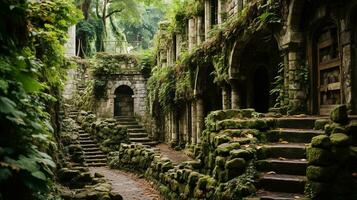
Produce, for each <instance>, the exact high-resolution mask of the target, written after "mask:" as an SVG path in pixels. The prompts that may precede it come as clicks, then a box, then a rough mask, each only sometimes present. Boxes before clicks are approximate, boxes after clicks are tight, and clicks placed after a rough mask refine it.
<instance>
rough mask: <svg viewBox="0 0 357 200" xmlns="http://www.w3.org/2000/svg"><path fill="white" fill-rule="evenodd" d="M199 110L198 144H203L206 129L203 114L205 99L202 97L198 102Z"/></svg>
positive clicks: (197, 107)
mask: <svg viewBox="0 0 357 200" xmlns="http://www.w3.org/2000/svg"><path fill="white" fill-rule="evenodd" d="M196 109H197V114H196V115H197V143H198V144H199V143H201V134H202V131H203V128H204V113H203V99H202V97H200V96H199V97H197V101H196Z"/></svg>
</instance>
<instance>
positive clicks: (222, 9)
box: [217, 0, 226, 24]
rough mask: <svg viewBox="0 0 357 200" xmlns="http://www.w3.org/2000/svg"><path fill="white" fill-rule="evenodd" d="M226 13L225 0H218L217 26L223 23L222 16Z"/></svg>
mask: <svg viewBox="0 0 357 200" xmlns="http://www.w3.org/2000/svg"><path fill="white" fill-rule="evenodd" d="M225 12H226V0H218V19H217V21H218V24H222V23H223V22H224V19H223V15H224V13H225Z"/></svg>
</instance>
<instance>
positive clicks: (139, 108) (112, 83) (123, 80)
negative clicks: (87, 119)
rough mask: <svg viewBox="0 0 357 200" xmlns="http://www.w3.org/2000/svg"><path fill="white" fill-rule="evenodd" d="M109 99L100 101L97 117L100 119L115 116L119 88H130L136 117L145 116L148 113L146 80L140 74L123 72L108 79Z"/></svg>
mask: <svg viewBox="0 0 357 200" xmlns="http://www.w3.org/2000/svg"><path fill="white" fill-rule="evenodd" d="M107 79H108V83H107V92H106V93H107V97H108V98H105V99H100V100H98V104H97V105H98V106H97V111H96V113H97V115H98V116H99V117H113V116H114V98H115V89H117V88H118V87H119V86H123V85H125V86H129V87H130V88H131V89H132V90H133V92H134V95H133V99H134V115H136V116H141V117H143V116H145V111H146V95H147V91H146V79H145V78H144V77H143V75H142V74H141V73H140V72H123V73H120V74H115V75H111V76H109V77H107Z"/></svg>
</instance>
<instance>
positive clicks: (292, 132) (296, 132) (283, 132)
mask: <svg viewBox="0 0 357 200" xmlns="http://www.w3.org/2000/svg"><path fill="white" fill-rule="evenodd" d="M322 134H324V132H323V131H320V130H313V129H292V128H280V129H275V130H270V131H267V133H266V138H267V140H268V141H269V142H279V141H286V142H290V143H310V141H311V139H312V138H313V137H315V136H318V135H322Z"/></svg>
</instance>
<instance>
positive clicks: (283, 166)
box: [256, 158, 307, 176]
mask: <svg viewBox="0 0 357 200" xmlns="http://www.w3.org/2000/svg"><path fill="white" fill-rule="evenodd" d="M256 168H257V170H258V171H261V172H275V173H277V174H289V175H302V176H305V175H306V168H307V161H306V159H275V158H269V159H265V160H258V161H256Z"/></svg>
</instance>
